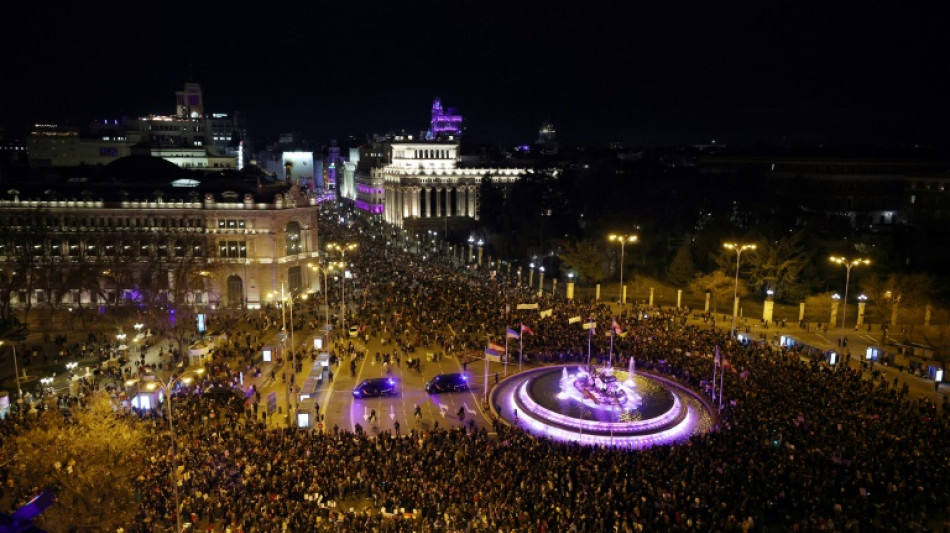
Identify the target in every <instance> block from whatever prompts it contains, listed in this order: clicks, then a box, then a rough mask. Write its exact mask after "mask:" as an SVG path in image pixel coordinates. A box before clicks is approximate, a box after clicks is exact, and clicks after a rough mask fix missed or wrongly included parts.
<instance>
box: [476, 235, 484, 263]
mask: <svg viewBox="0 0 950 533" xmlns="http://www.w3.org/2000/svg"><path fill="white" fill-rule="evenodd" d="M476 244H478V266H482V246H484V244H485V241H483V240H481V239H478V243H476Z"/></svg>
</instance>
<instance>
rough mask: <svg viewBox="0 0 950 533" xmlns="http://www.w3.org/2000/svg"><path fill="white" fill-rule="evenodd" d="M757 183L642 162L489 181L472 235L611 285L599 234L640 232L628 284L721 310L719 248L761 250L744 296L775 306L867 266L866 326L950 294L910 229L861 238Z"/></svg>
mask: <svg viewBox="0 0 950 533" xmlns="http://www.w3.org/2000/svg"><path fill="white" fill-rule="evenodd" d="M585 166H586V167H588V168H584V167H585ZM764 183H765V180H762V179H761V176H756V175H742V174H739V175H728V176H723V175H719V174H715V175H713V174H704V173H701V172H699V171H697V170H696V169H695V167H693V168H675V167H670V166H669V165H663V164H661V163H660V162H657V161H649V160H645V161H641V162H637V163H633V164H618V163H611V162H601V163H599V164H591V165H578V166H573V167H568V168H567V169H565V170H563V171H561V172H558V173H546V172H542V171H539V172H529V173H527V174H526V175H524V176H522V177H521V178H520V179H519V180H518V181H517V182H515V183H514V184H510V185H501V184H498V183H495V182H494V181H493V180H492V179H491V178H490V177H486V178H484V179H483V180H482V184H481V191H480V192H481V202H480V215H481V222H480V224H481V227H480V228H479V231H480V232H481V234H482V235H484V237H485V240H486V242H487V243H488V246H489V247H490V248H491V249H492V253H493V254H494V255H495V256H499V257H503V258H504V257H508V258H521V260H523V261H524V262H525V263H527V262H528V261H533V262H535V263H539V262H540V263H541V264H544V265H545V266H546V268H547V271H548V272H549V273H551V274H550V275H551V276H552V277H561V278H563V277H564V276H565V275H566V274H567V272H568V271H572V272H573V273H574V275H575V278H576V279H578V280H579V281H580V282H581V283H582V284H584V283H587V284H594V283H600V282H603V281H605V280H608V279H617V277H619V276H618V268H619V263H620V247H619V246H617V245H615V244H611V243H609V242H608V241H607V238H606V237H607V235H608V234H609V233H613V232H623V233H631V232H632V233H636V234H637V235H638V236H639V240H638V242H637V243H636V244H633V245H628V246H627V247H626V249H625V252H626V256H625V265H624V266H625V269H626V270H627V272H625V279H633V278H631V277H630V276H632V275H633V276H635V275H638V274H640V275H645V276H650V277H651V278H655V279H661V280H663V281H665V282H666V283H669V284H670V285H672V286H675V287H681V288H685V289H688V290H691V291H693V292H695V293H697V294H703V293H706V292H709V293H710V294H712V298H713V300H714V302H716V305H719V304H725V305H726V306H728V305H729V302H730V301H731V298H732V291H733V287H734V283H735V272H736V254H735V252H732V251H730V250H727V249H724V248H723V246H722V244H723V243H724V242H742V243H755V244H756V245H757V248H756V250H755V251H754V252H747V253H744V254H743V255H742V258H741V263H740V265H739V279H740V284H739V293H740V295H742V296H750V295H751V296H752V297H754V298H757V299H764V298H765V296H766V291H769V290H771V291H772V292H773V293H774V297H775V299H776V300H777V301H779V302H785V303H789V304H797V303H799V302H802V301H805V300H806V299H807V298H809V297H812V296H814V295H826V294H831V293H834V292H838V293H843V291H844V285H845V272H844V269H843V268H841V267H840V266H838V265H835V264H832V263H830V262H829V260H828V257H829V256H831V255H844V256H848V257H866V258H868V259H870V260H871V261H872V264H871V266H870V267H860V268H856V269H854V271H853V272H852V280H851V281H852V283H851V286H850V288H851V291H852V293H851V294H852V295H853V296H856V295H857V294H859V293H864V294H866V296H867V297H868V312H869V315H868V318H869V319H873V320H875V321H877V322H886V321H888V320H889V318H890V313H891V312H892V310H893V308H894V306H899V307H900V308H901V310H902V311H901V314H902V316H904V317H906V318H907V319H911V317H912V316H913V317H915V318H916V315H917V314H920V315H922V314H923V311H921V310H923V309H924V308H925V307H926V306H927V305H932V306H933V307H935V308H936V307H939V306H940V305H941V303H942V302H943V301H944V300H945V299H946V296H947V294H948V293H950V288H948V284H947V283H946V281H945V280H942V279H941V278H938V277H937V276H935V275H934V274H933V273H932V272H928V271H927V269H926V267H925V265H926V262H924V261H921V260H919V259H918V254H919V253H920V252H918V251H917V248H916V245H912V244H911V243H913V242H916V241H917V239H916V237H913V235H914V231H915V230H914V228H908V227H901V226H895V227H891V228H886V229H887V230H888V231H884V232H870V231H861V230H860V228H854V227H851V226H850V225H849V224H848V223H847V220H846V219H845V218H844V217H836V216H833V215H825V214H822V213H816V212H813V211H809V210H807V209H804V208H802V207H801V206H800V205H796V204H794V203H793V202H791V201H789V199H788V198H775V197H773V196H772V195H771V193H770V191H769V190H768V188H767V187H766V186H765V185H764ZM931 248H932V246H931ZM938 315H939V314H935V315H934V316H932V317H931V318H932V319H936V318H938ZM921 319H922V317H921Z"/></svg>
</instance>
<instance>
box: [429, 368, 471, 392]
mask: <svg viewBox="0 0 950 533" xmlns="http://www.w3.org/2000/svg"><path fill="white" fill-rule="evenodd" d="M468 381H469V378H468V374H464V373H461V372H459V373H455V374H439V375H438V376H436V377H434V378H432V379H431V380H429V381H428V382H427V383H426V392H428V393H429V394H435V393H437V392H459V391H466V390H469V382H468Z"/></svg>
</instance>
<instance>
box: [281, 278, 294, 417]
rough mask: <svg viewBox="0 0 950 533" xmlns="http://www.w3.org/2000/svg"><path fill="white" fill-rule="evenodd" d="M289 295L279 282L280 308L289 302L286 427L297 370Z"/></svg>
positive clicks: (290, 413) (292, 297)
mask: <svg viewBox="0 0 950 533" xmlns="http://www.w3.org/2000/svg"><path fill="white" fill-rule="evenodd" d="M289 296H290V297H289V298H285V297H284V284H283V282H281V284H280V300H281V302H280V307H281V310H283V308H284V304H285V302H289V304H290V361H289V362H290V372H289V377H290V379H288V380H287V426H288V427H289V426H290V425H291V424H292V423H293V420H294V418H293V411H292V409H291V408H292V406H293V404H292V403H291V401H290V400H291V397H292V394H291V391H292V390H293V388H294V383H295V382H296V378H295V376H296V372H297V352H296V351H295V350H294V294H293V291H291V292H290V295H289ZM285 361H286V359H285ZM285 364H286V363H285Z"/></svg>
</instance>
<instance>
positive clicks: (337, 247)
mask: <svg viewBox="0 0 950 533" xmlns="http://www.w3.org/2000/svg"><path fill="white" fill-rule="evenodd" d="M356 246H357V244H356V243H355V242H351V243H346V244H337V243H334V242H331V243H329V244H327V250H332V251H336V252H340V259H341V263H342V267H340V268H341V270H342V275H341V276H340V324H341V325H342V326H341V327H342V328H343V329H344V330H345V329H346V252H349V251H353V250H355V249H356ZM416 249H417V250H418V248H416Z"/></svg>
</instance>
